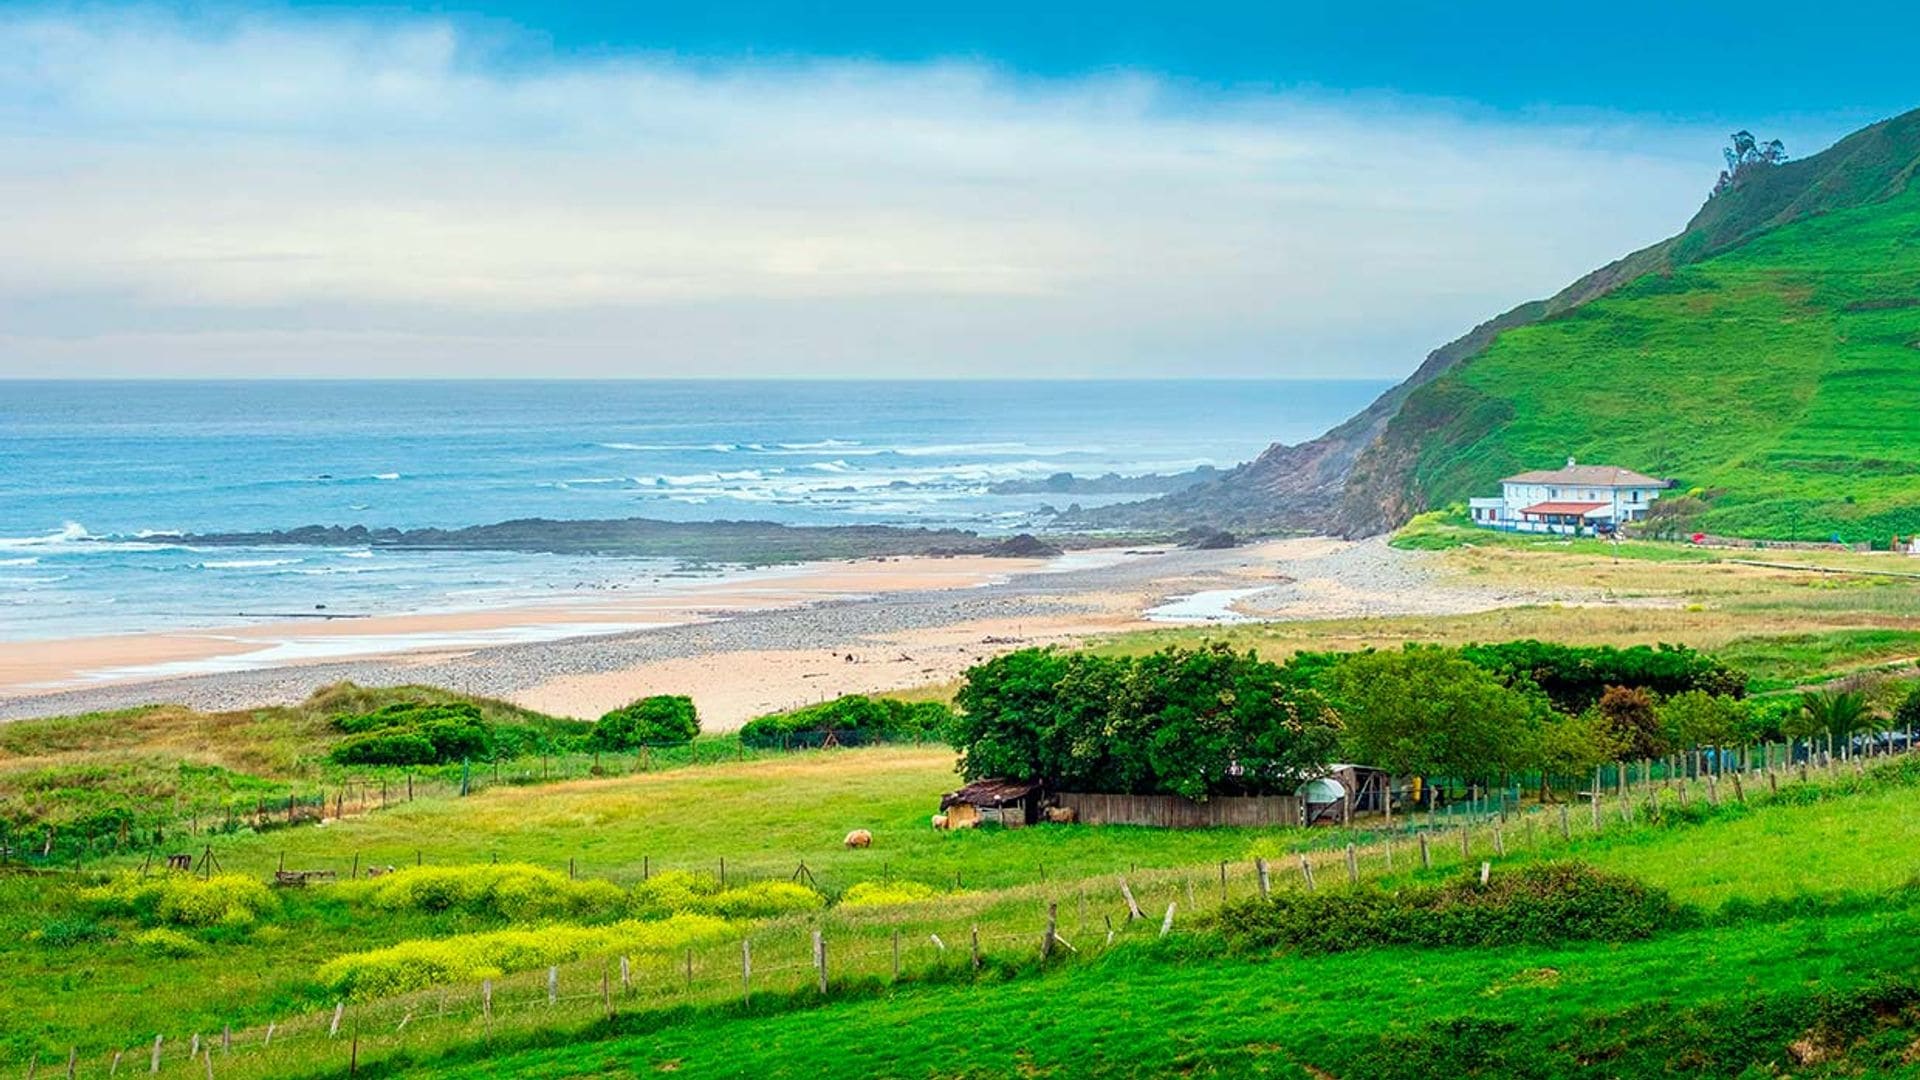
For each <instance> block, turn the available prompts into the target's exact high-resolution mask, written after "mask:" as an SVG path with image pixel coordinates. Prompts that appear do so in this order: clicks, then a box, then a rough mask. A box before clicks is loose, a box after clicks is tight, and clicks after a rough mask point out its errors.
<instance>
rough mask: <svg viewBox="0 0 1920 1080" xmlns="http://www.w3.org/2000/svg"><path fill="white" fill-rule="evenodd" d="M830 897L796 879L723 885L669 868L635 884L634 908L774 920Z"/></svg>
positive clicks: (809, 908)
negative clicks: (732, 885) (791, 880)
mask: <svg viewBox="0 0 1920 1080" xmlns="http://www.w3.org/2000/svg"><path fill="white" fill-rule="evenodd" d="M826 902H827V901H826V897H824V896H821V895H820V894H819V893H818V892H815V891H814V890H812V889H810V888H808V887H806V886H805V885H800V884H797V883H794V882H787V881H756V882H749V883H748V884H745V885H736V886H734V887H732V888H725V889H723V888H721V887H720V882H719V881H717V880H715V879H714V878H710V877H705V876H702V875H699V874H690V873H688V872H687V871H685V870H667V871H664V872H662V873H658V874H655V875H653V876H652V877H650V878H648V879H647V880H645V881H643V882H641V883H640V884H639V885H636V886H634V890H633V903H634V909H635V910H636V911H638V912H639V913H640V914H642V915H647V916H652V917H656V918H657V917H662V916H669V915H718V916H720V917H722V918H728V919H770V918H775V917H777V916H780V915H791V914H795V913H797V912H803V911H815V910H818V909H819V908H821V907H824V906H826Z"/></svg>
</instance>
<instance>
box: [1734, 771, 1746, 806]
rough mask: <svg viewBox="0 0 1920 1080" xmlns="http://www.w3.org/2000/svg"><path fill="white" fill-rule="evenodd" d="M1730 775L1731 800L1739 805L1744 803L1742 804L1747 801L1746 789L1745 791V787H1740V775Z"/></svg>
mask: <svg viewBox="0 0 1920 1080" xmlns="http://www.w3.org/2000/svg"><path fill="white" fill-rule="evenodd" d="M1730 775H1731V776H1732V778H1733V799H1734V801H1735V802H1739V803H1744V802H1746V801H1747V789H1746V788H1745V787H1743V786H1742V785H1741V783H1740V774H1739V773H1737V772H1736V773H1732V774H1730Z"/></svg>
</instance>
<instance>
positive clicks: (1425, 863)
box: [1420, 833, 1433, 870]
mask: <svg viewBox="0 0 1920 1080" xmlns="http://www.w3.org/2000/svg"><path fill="white" fill-rule="evenodd" d="M1420 868H1421V869H1422V870H1431V869H1433V850H1432V849H1431V848H1429V847H1427V834H1426V833H1421V834H1420Z"/></svg>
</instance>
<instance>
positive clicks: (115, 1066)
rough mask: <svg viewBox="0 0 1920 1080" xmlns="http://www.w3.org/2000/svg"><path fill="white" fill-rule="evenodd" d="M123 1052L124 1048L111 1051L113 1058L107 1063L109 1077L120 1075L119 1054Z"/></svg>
mask: <svg viewBox="0 0 1920 1080" xmlns="http://www.w3.org/2000/svg"><path fill="white" fill-rule="evenodd" d="M124 1053H126V1051H125V1050H115V1051H114V1052H113V1060H112V1061H111V1062H109V1063H108V1064H107V1076H108V1077H109V1078H111V1077H115V1076H119V1075H120V1055H121V1054H124Z"/></svg>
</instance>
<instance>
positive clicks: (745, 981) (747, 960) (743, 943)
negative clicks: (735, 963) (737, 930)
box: [740, 931, 900, 1007]
mask: <svg viewBox="0 0 1920 1080" xmlns="http://www.w3.org/2000/svg"><path fill="white" fill-rule="evenodd" d="M894 937H895V940H896V942H897V941H898V938H899V932H898V931H895V932H894ZM899 966H900V965H899V964H898V963H897V962H896V963H895V964H894V967H895V968H898V967H899ZM899 977H900V976H899V973H898V971H896V972H895V973H894V978H896V979H897V978H899ZM740 1003H741V1004H742V1005H746V1006H749V1007H750V1006H752V1005H753V943H752V942H750V941H748V940H747V939H746V938H741V939H740Z"/></svg>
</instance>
